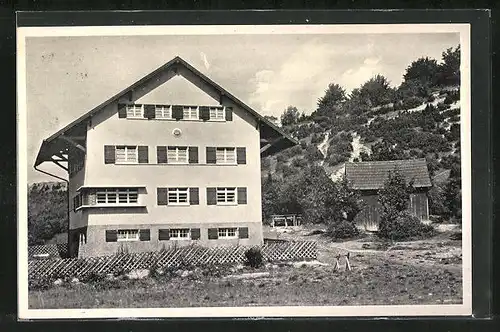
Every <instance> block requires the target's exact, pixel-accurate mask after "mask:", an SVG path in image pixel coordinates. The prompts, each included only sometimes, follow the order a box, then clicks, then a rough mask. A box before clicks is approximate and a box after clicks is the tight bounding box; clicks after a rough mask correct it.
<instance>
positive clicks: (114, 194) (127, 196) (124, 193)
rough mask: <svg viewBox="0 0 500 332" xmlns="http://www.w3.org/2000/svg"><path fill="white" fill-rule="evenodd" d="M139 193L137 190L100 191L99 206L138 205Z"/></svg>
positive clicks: (98, 196) (98, 195)
mask: <svg viewBox="0 0 500 332" xmlns="http://www.w3.org/2000/svg"><path fill="white" fill-rule="evenodd" d="M138 197H139V192H138V190H137V189H131V188H123V189H99V190H98V191H97V192H96V203H97V204H103V205H106V204H136V203H137V202H138Z"/></svg>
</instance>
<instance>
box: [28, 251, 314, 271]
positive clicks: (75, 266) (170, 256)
mask: <svg viewBox="0 0 500 332" xmlns="http://www.w3.org/2000/svg"><path fill="white" fill-rule="evenodd" d="M260 248H261V252H262V256H263V260H264V261H267V262H280V261H281V262H282V261H300V260H312V259H316V258H317V246H316V242H311V241H301V242H298V241H297V242H294V241H290V242H279V243H266V244H264V245H263V246H261V247H260ZM247 249H249V247H244V246H235V247H213V248H205V247H199V246H189V247H183V248H179V249H170V250H164V251H158V252H143V253H131V254H116V255H113V256H103V257H89V258H85V259H77V258H69V259H43V260H30V261H29V262H28V278H29V279H30V280H32V279H43V278H50V277H57V278H66V277H77V278H83V277H85V276H87V275H89V274H90V273H98V274H108V273H120V272H122V273H123V272H128V271H133V270H137V269H149V268H152V267H157V268H169V267H178V266H181V265H189V266H200V265H204V264H236V263H243V262H244V261H245V251H246V250H247Z"/></svg>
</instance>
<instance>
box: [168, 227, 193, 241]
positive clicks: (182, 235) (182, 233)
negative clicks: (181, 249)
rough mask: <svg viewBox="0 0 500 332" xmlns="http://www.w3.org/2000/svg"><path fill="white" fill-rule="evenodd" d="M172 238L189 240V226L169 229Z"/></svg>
mask: <svg viewBox="0 0 500 332" xmlns="http://www.w3.org/2000/svg"><path fill="white" fill-rule="evenodd" d="M168 232H169V238H170V240H189V239H191V232H190V229H189V228H178V229H169V231H168Z"/></svg>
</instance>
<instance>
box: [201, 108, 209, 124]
mask: <svg viewBox="0 0 500 332" xmlns="http://www.w3.org/2000/svg"><path fill="white" fill-rule="evenodd" d="M200 119H202V120H203V121H207V120H210V108H209V107H208V106H200Z"/></svg>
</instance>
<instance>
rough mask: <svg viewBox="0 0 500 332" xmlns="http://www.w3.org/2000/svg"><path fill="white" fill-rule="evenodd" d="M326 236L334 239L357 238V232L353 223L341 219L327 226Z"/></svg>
mask: <svg viewBox="0 0 500 332" xmlns="http://www.w3.org/2000/svg"><path fill="white" fill-rule="evenodd" d="M328 235H330V236H331V237H332V238H334V239H347V238H352V237H355V236H358V235H359V230H358V228H357V227H356V225H355V224H354V223H353V222H350V221H347V220H345V219H342V220H339V221H336V222H333V223H331V224H330V225H329V226H328Z"/></svg>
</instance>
